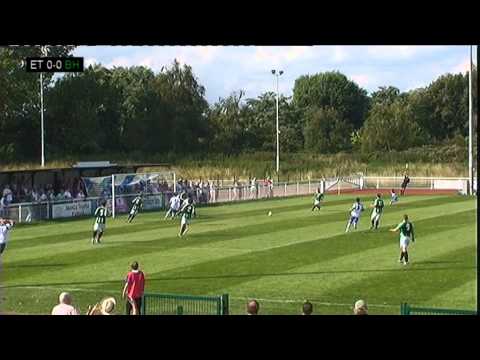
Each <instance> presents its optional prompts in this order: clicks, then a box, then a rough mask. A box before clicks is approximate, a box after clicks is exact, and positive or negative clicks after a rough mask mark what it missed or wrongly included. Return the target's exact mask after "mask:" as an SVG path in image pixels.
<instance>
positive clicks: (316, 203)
mask: <svg viewBox="0 0 480 360" xmlns="http://www.w3.org/2000/svg"><path fill="white" fill-rule="evenodd" d="M322 200H323V193H321V192H320V189H317V191H316V192H315V196H314V197H313V207H312V211H313V210H315V209H318V210H320V201H322Z"/></svg>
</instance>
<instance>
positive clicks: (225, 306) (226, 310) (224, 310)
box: [221, 294, 230, 315]
mask: <svg viewBox="0 0 480 360" xmlns="http://www.w3.org/2000/svg"><path fill="white" fill-rule="evenodd" d="M221 299H222V313H221V315H229V308H230V304H229V298H228V294H223V295H222V297H221Z"/></svg>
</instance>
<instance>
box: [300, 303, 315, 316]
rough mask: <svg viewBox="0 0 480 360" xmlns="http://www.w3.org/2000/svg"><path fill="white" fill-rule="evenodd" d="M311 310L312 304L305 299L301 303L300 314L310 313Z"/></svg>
mask: <svg viewBox="0 0 480 360" xmlns="http://www.w3.org/2000/svg"><path fill="white" fill-rule="evenodd" d="M312 312H313V304H312V303H311V302H310V301H308V300H306V301H305V302H304V303H303V308H302V315H312Z"/></svg>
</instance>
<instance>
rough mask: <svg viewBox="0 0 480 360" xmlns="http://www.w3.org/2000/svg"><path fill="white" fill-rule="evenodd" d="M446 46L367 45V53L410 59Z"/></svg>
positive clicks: (376, 56) (385, 57)
mask: <svg viewBox="0 0 480 360" xmlns="http://www.w3.org/2000/svg"><path fill="white" fill-rule="evenodd" d="M445 49H446V46H411V45H389V46H367V51H366V53H367V55H368V56H369V57H372V58H373V59H401V60H405V59H411V58H413V57H414V56H417V55H420V54H429V53H435V52H439V51H442V50H445Z"/></svg>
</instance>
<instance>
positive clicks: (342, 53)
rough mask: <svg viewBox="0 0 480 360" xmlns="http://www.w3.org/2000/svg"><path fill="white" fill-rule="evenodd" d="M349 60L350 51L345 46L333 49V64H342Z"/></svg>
mask: <svg viewBox="0 0 480 360" xmlns="http://www.w3.org/2000/svg"><path fill="white" fill-rule="evenodd" d="M347 58H348V50H347V48H346V47H345V46H334V47H333V54H332V61H333V62H336V63H340V62H343V61H345V60H346V59H347Z"/></svg>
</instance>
